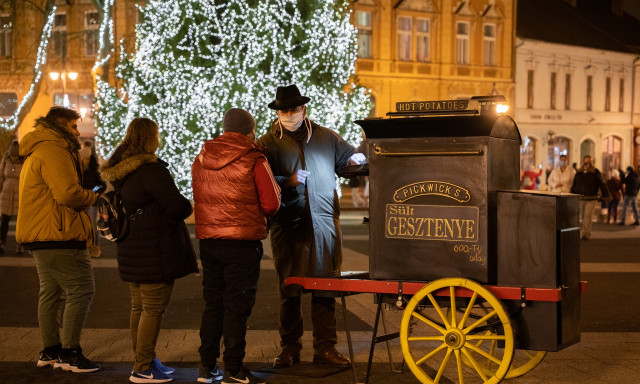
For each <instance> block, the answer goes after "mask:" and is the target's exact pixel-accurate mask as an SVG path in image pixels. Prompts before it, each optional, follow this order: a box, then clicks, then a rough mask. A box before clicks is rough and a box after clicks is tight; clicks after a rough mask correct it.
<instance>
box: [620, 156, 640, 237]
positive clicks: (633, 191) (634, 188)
mask: <svg viewBox="0 0 640 384" xmlns="http://www.w3.org/2000/svg"><path fill="white" fill-rule="evenodd" d="M618 172H620V182H621V183H622V185H623V188H622V189H623V190H624V197H623V200H622V212H621V215H620V224H619V225H624V222H625V220H626V219H627V206H631V210H632V211H633V218H634V219H635V221H634V222H633V223H632V224H631V225H640V221H638V187H640V184H639V181H640V180H638V173H637V172H636V171H635V170H634V169H633V167H632V166H628V167H627V172H622V169H619V170H618Z"/></svg>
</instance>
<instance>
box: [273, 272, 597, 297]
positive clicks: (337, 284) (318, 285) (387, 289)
mask: <svg viewBox="0 0 640 384" xmlns="http://www.w3.org/2000/svg"><path fill="white" fill-rule="evenodd" d="M285 284H286V285H292V284H295V285H300V286H302V287H303V288H304V289H307V290H316V291H335V292H355V293H385V294H397V293H398V290H399V282H398V281H390V280H389V281H387V280H364V279H338V278H325V277H289V278H287V279H286V280H285ZM427 284H428V283H427V282H402V293H403V294H406V295H414V294H416V293H417V292H418V291H419V290H421V289H422V288H424V286H425V285H427ZM583 287H586V284H582V282H581V284H580V289H581V292H583V289H584V288H583ZM485 288H487V289H489V290H490V291H491V292H492V293H493V294H494V295H495V296H496V297H497V298H498V299H501V300H521V297H520V296H521V288H520V287H503V286H495V285H485ZM472 294H473V293H472V292H471V291H470V290H469V289H466V288H462V287H458V288H456V296H458V297H471V295H472ZM435 295H436V296H449V290H448V289H441V290H438V291H436V292H435ZM525 300H529V301H550V302H558V301H561V300H562V289H561V288H525Z"/></svg>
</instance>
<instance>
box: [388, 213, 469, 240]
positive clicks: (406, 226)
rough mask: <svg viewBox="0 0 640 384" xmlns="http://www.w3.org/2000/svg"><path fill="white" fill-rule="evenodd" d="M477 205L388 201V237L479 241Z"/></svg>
mask: <svg viewBox="0 0 640 384" xmlns="http://www.w3.org/2000/svg"><path fill="white" fill-rule="evenodd" d="M479 215H480V211H479V209H478V207H454V206H444V205H408V204H387V209H386V218H385V237H387V238H398V239H415V240H441V241H456V242H460V241H465V242H476V241H478V218H479Z"/></svg>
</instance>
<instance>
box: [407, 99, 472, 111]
mask: <svg viewBox="0 0 640 384" xmlns="http://www.w3.org/2000/svg"><path fill="white" fill-rule="evenodd" d="M468 108H469V100H441V101H405V102H400V103H396V111H397V112H424V111H461V110H465V109H468Z"/></svg>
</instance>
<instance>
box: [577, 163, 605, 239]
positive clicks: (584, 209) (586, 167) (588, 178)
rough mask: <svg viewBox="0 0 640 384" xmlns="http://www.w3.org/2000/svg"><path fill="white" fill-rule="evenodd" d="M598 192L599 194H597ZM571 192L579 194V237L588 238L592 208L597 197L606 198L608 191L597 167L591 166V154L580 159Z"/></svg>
mask: <svg viewBox="0 0 640 384" xmlns="http://www.w3.org/2000/svg"><path fill="white" fill-rule="evenodd" d="M598 192H600V196H598ZM571 193H576V194H579V195H581V196H580V201H579V206H580V220H581V221H580V238H581V239H582V240H589V237H590V236H591V226H592V224H593V222H592V218H593V210H594V209H595V207H596V202H597V201H598V199H608V198H609V191H608V190H607V186H606V185H605V183H604V181H603V180H602V175H601V174H600V171H599V170H598V168H596V167H594V166H593V163H592V161H591V156H585V157H584V158H583V160H582V168H580V169H578V171H577V172H576V175H575V177H574V178H573V184H572V185H571Z"/></svg>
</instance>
